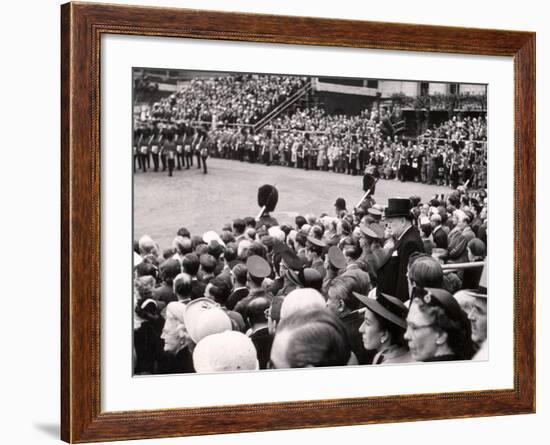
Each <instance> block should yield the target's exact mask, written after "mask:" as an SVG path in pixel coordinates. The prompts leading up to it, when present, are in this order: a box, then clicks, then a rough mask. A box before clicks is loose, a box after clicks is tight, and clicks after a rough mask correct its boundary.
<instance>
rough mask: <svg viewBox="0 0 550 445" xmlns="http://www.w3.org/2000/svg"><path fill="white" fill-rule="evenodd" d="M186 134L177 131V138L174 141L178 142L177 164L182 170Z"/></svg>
mask: <svg viewBox="0 0 550 445" xmlns="http://www.w3.org/2000/svg"><path fill="white" fill-rule="evenodd" d="M184 139H185V136H184V134H183V133H181V132H179V131H178V132H177V133H176V138H175V140H174V143H175V144H176V164H177V167H178V170H181V168H182V167H183V163H184V160H183V142H184Z"/></svg>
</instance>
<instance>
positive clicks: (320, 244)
mask: <svg viewBox="0 0 550 445" xmlns="http://www.w3.org/2000/svg"><path fill="white" fill-rule="evenodd" d="M307 240H308V242H309V243H311V244H313V245H314V246H317V247H321V248H322V249H324V248H325V247H327V245H326V244H325V243H324V242H323V241H321V240H320V239H317V238H314V237H312V236H308V237H307Z"/></svg>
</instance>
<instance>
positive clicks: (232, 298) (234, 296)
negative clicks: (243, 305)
mask: <svg viewBox="0 0 550 445" xmlns="http://www.w3.org/2000/svg"><path fill="white" fill-rule="evenodd" d="M247 296H248V288H247V287H239V288H238V289H235V290H234V291H233V292H232V293H231V295H229V298H228V299H227V302H226V303H225V307H227V309H229V310H230V311H232V310H233V309H234V308H235V306H236V305H237V303H238V302H239V301H241V300H242V299H243V298H245V297H247Z"/></svg>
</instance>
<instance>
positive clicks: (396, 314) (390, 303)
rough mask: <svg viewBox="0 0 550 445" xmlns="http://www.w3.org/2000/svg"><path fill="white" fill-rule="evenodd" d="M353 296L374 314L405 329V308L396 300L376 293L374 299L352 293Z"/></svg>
mask: <svg viewBox="0 0 550 445" xmlns="http://www.w3.org/2000/svg"><path fill="white" fill-rule="evenodd" d="M353 295H355V297H356V298H357V299H358V300H359V301H361V303H363V304H364V305H365V306H366V307H367V308H368V309H369V310H371V311H372V312H374V313H375V314H377V315H379V316H380V317H382V318H384V319H386V320H388V321H390V322H392V323H393V324H396V325H397V326H399V327H400V328H403V329H407V321H406V318H407V306H405V305H404V304H403V302H402V301H401V300H399V299H398V298H395V297H392V296H391V295H388V294H384V293H382V292H380V293H378V295H377V296H376V299H374V298H369V297H367V296H366V295H361V294H358V293H357V292H353Z"/></svg>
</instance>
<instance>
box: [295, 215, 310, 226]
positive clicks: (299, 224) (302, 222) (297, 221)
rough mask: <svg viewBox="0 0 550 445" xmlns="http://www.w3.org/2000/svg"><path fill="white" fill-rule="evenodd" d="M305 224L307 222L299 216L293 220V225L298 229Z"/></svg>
mask: <svg viewBox="0 0 550 445" xmlns="http://www.w3.org/2000/svg"><path fill="white" fill-rule="evenodd" d="M306 222H307V221H306V219H305V218H304V217H303V216H301V215H298V216H297V217H296V218H295V219H294V223H295V224H296V227H297V228H298V229H301V228H302V226H303V225H304V224H306Z"/></svg>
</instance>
